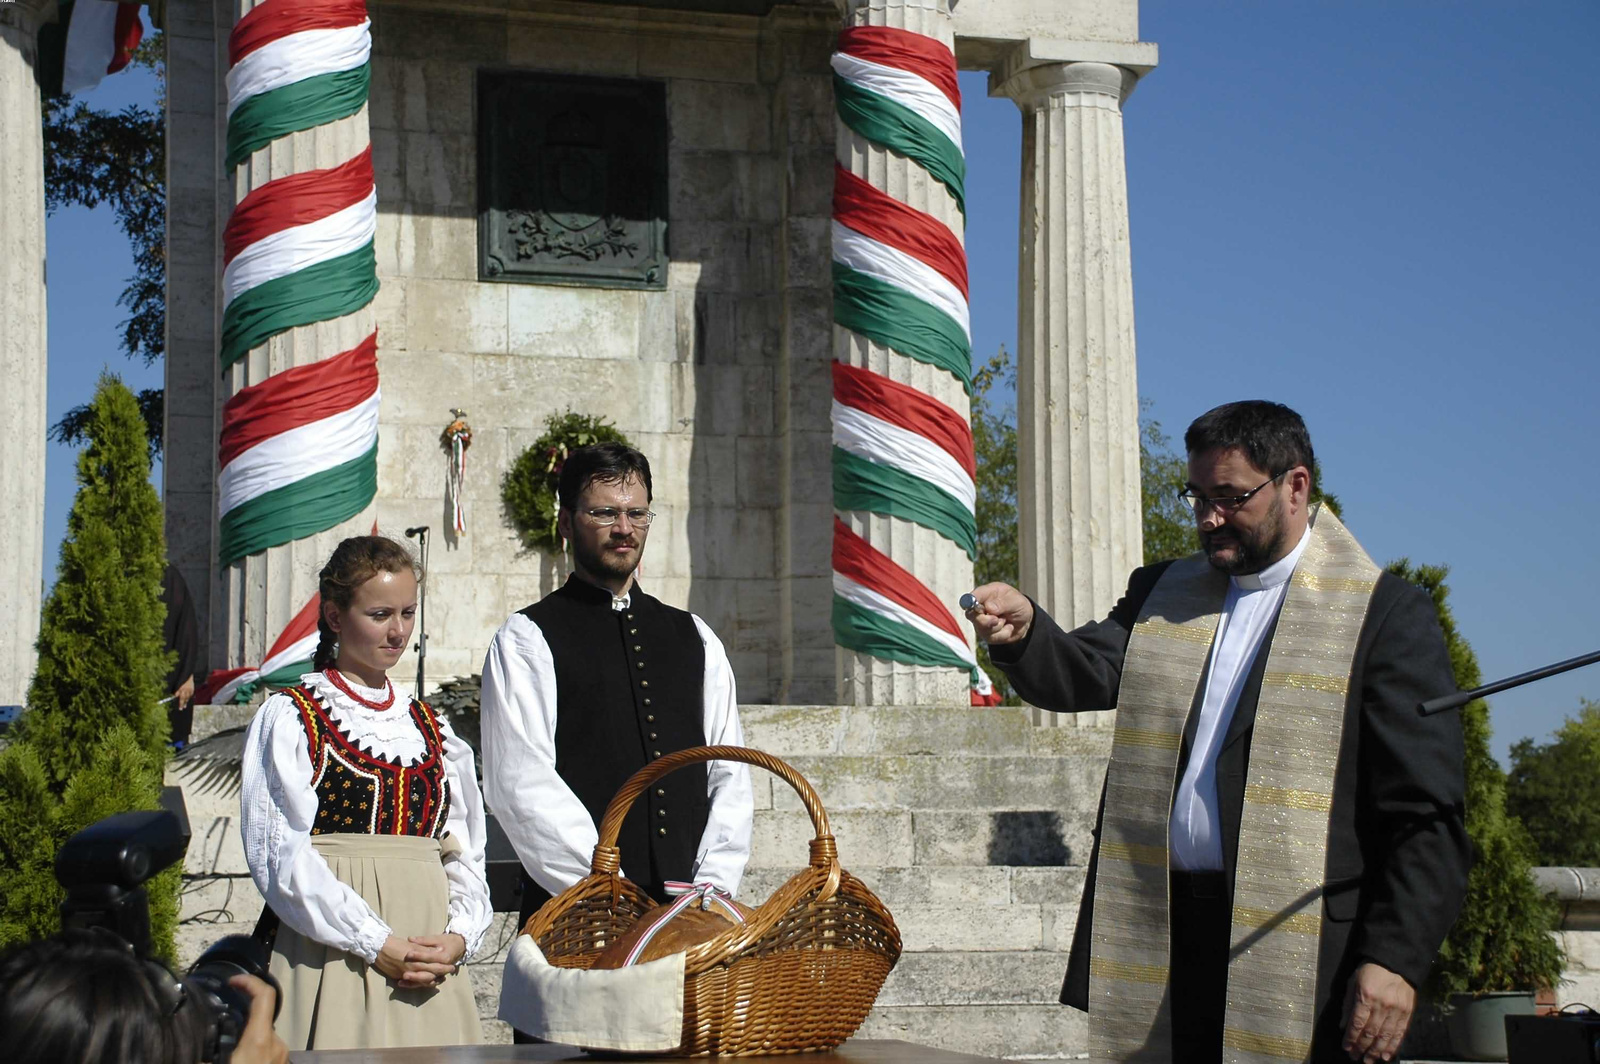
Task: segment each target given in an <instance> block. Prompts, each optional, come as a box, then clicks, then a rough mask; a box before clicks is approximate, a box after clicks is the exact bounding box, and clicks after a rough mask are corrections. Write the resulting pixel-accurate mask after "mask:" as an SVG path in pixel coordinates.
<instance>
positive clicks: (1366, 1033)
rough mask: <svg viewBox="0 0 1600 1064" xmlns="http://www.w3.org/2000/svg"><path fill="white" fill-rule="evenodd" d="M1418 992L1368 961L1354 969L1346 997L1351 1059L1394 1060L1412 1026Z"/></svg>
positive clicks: (1346, 1032)
mask: <svg viewBox="0 0 1600 1064" xmlns="http://www.w3.org/2000/svg"><path fill="white" fill-rule="evenodd" d="M1416 1007H1417V992H1416V990H1414V989H1412V986H1411V984H1410V983H1408V982H1406V981H1405V979H1404V978H1402V977H1401V976H1398V975H1396V974H1395V973H1393V972H1391V971H1390V970H1389V969H1387V968H1385V967H1383V966H1382V965H1381V964H1373V963H1372V962H1371V961H1368V962H1367V963H1366V964H1363V965H1362V966H1361V967H1359V968H1357V969H1356V970H1355V974H1354V975H1352V976H1351V977H1350V984H1349V986H1348V987H1347V988H1346V990H1345V996H1344V1051H1345V1053H1347V1054H1348V1055H1349V1057H1350V1059H1351V1060H1359V1061H1361V1062H1362V1064H1378V1061H1386V1060H1393V1059H1394V1055H1395V1053H1396V1052H1397V1051H1398V1050H1399V1049H1400V1041H1401V1039H1403V1038H1405V1036H1406V1028H1407V1027H1409V1026H1410V1025H1411V1013H1412V1011H1413V1010H1414V1009H1415V1008H1416Z"/></svg>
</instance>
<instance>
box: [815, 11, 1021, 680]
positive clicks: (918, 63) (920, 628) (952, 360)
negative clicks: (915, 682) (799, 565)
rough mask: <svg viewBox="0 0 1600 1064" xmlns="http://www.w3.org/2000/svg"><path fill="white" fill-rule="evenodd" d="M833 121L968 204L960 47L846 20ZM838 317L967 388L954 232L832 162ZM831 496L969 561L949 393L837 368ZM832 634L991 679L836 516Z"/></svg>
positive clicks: (959, 433) (855, 645)
mask: <svg viewBox="0 0 1600 1064" xmlns="http://www.w3.org/2000/svg"><path fill="white" fill-rule="evenodd" d="M832 65H833V71H834V98H835V102H836V105H837V110H838V115H839V121H840V122H841V123H842V124H843V125H844V126H845V127H847V128H849V129H851V130H853V131H854V132H856V133H858V134H860V135H861V136H863V137H865V138H866V139H867V140H869V141H871V142H873V143H874V144H876V145H878V146H880V147H883V148H887V149H889V150H891V151H894V152H897V153H899V154H900V155H903V156H906V157H907V158H909V159H911V160H912V161H913V162H914V163H916V164H917V165H918V166H920V167H922V169H924V170H925V171H927V173H928V174H929V175H930V176H931V177H932V178H934V179H935V180H936V181H938V182H939V183H940V184H941V185H943V186H944V188H945V189H946V190H947V191H948V192H949V194H950V195H951V197H952V198H953V199H954V201H955V204H956V205H957V207H959V208H961V209H962V210H964V209H965V206H964V182H965V177H966V164H965V160H964V156H963V154H962V149H961V93H960V89H959V87H958V86H957V82H956V64H955V56H954V55H953V54H951V52H950V49H949V48H948V47H946V46H945V45H944V44H943V43H941V42H939V41H937V40H935V39H933V38H932V37H927V36H924V35H923V34H920V33H914V32H911V31H909V30H903V29H896V28H892V27H885V26H857V27H853V28H851V29H847V30H845V31H844V32H843V33H841V34H840V35H839V50H838V51H837V52H836V53H835V54H834V56H833V60H832ZM833 315H834V322H835V324H836V325H838V326H840V327H842V328H845V329H848V330H850V331H851V332H854V333H857V334H859V335H860V336H862V337H865V338H866V339H867V340H870V341H872V342H873V343H875V344H879V345H881V346H883V347H886V348H888V349H889V350H890V351H892V352H893V353H894V354H895V355H896V356H901V357H905V358H909V359H914V360H916V361H918V362H922V363H925V364H927V365H930V366H934V367H936V368H937V369H939V370H943V371H944V372H946V373H949V374H950V375H951V376H952V377H953V378H954V379H955V380H956V381H958V382H960V384H961V386H962V387H963V388H965V389H966V390H967V391H968V392H969V393H970V392H971V389H972V385H971V374H972V328H971V321H970V314H969V310H968V286H967V256H966V250H965V248H964V247H963V246H962V242H961V237H960V235H959V234H957V233H955V232H952V231H951V229H950V228H949V226H947V225H946V224H945V223H944V222H942V221H940V220H939V219H937V218H935V217H933V216H932V215H930V214H928V213H926V212H924V211H921V210H918V209H916V208H914V207H911V206H909V205H908V204H906V203H903V202H902V201H900V200H898V199H896V198H895V197H893V196H892V195H890V194H889V193H888V192H887V191H886V190H884V189H882V188H878V187H876V186H875V185H873V184H872V183H871V182H870V181H868V180H866V179H865V178H862V177H860V176H857V175H855V174H852V173H850V172H849V171H848V170H846V169H844V168H843V167H841V166H838V165H836V166H835V169H834V193H833ZM832 420H833V500H834V509H835V510H836V511H837V512H840V513H844V512H849V511H864V512H868V513H875V514H886V515H890V516H893V517H899V518H902V519H904V520H907V521H911V522H914V523H916V524H918V525H921V526H923V527H924V528H928V529H932V530H933V531H934V532H937V533H938V534H939V535H941V536H943V537H944V538H945V539H947V540H949V541H950V542H951V543H953V544H954V545H955V546H956V547H958V548H960V549H961V550H962V551H963V552H965V553H966V555H967V557H969V558H974V557H975V556H976V554H977V526H976V519H975V517H974V507H975V503H976V498H977V488H976V484H975V474H976V464H975V461H974V458H973V448H972V431H971V428H970V426H969V425H968V423H967V419H966V418H965V417H963V416H962V415H961V414H960V413H959V412H957V411H956V410H955V409H953V408H951V407H950V406H949V405H947V404H946V403H944V402H942V401H940V400H938V399H936V398H934V397H933V396H931V395H928V394H926V393H924V392H922V391H919V390H918V389H916V388H913V387H910V386H908V385H906V384H902V383H899V382H897V381H894V380H891V379H889V378H888V377H886V376H883V375H882V374H878V373H874V372H873V371H871V370H868V369H864V368H860V367H854V366H849V365H846V364H845V363H842V362H837V361H836V362H835V363H834V365H833V408H832ZM833 587H834V597H833V631H834V640H835V642H837V643H838V644H839V645H840V646H843V647H846V648H848V649H850V650H854V651H857V652H860V653H864V654H870V655H872V656H874V657H878V658H883V659H885V660H889V661H899V662H904V663H907V664H913V665H925V666H933V667H939V666H946V667H954V668H964V669H967V670H969V672H970V674H971V677H972V684H973V696H972V697H973V701H974V702H978V703H987V702H988V701H990V699H991V696H992V687H991V686H990V684H989V680H988V677H987V676H986V675H985V674H984V673H983V670H981V669H980V668H978V664H977V661H976V659H975V658H974V656H973V652H972V648H971V646H970V645H969V644H968V642H967V637H966V635H965V634H964V633H963V632H962V630H961V627H960V625H959V624H958V623H957V622H956V619H955V617H954V616H953V615H952V614H951V613H950V610H949V609H948V608H947V607H946V606H944V605H943V604H942V603H941V602H940V601H939V599H938V598H937V597H936V596H935V595H934V594H933V592H932V591H930V590H929V589H928V588H927V586H926V585H924V584H923V583H922V582H921V581H920V580H918V579H917V578H916V577H915V576H914V575H913V574H911V573H910V572H907V571H906V570H905V569H904V568H902V567H901V566H900V565H898V564H896V563H895V562H894V561H892V560H891V559H890V558H889V557H888V556H887V555H885V554H883V553H882V552H880V551H878V550H876V549H875V548H873V547H872V546H871V544H869V543H867V542H866V540H864V539H862V538H861V537H860V536H858V535H857V534H856V533H854V532H853V531H851V530H850V528H849V526H847V525H846V524H845V523H844V522H843V521H841V520H839V519H838V518H837V517H835V519H834V537H833Z"/></svg>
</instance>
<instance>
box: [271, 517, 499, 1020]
mask: <svg viewBox="0 0 1600 1064" xmlns="http://www.w3.org/2000/svg"><path fill="white" fill-rule="evenodd" d="M418 575H419V574H418V573H417V570H416V565H415V563H414V562H413V560H412V558H411V555H410V553H409V552H407V551H406V549H405V548H404V547H402V546H400V545H399V544H398V543H395V542H394V541H393V540H390V539H385V538H383V537H381V536H357V537H354V538H351V539H347V540H345V541H344V542H343V543H341V544H339V546H338V549H336V550H335V551H334V552H333V557H332V558H330V559H329V560H328V564H327V565H326V566H325V567H324V568H323V570H322V574H321V578H322V583H321V594H322V615H321V617H320V618H319V623H318V627H319V630H320V633H321V641H320V643H319V644H318V647H317V653H316V658H315V660H314V662H313V665H314V667H315V669H316V671H315V672H311V673H307V674H306V675H305V676H302V677H301V682H300V684H299V685H298V686H296V687H292V688H289V689H287V690H284V691H280V692H278V693H277V694H275V695H273V696H272V697H270V698H268V699H267V700H266V702H264V703H263V704H262V706H261V709H260V711H259V712H258V713H257V714H256V717H255V720H254V721H253V722H252V723H251V725H250V731H249V734H248V736H247V737H246V739H245V749H244V769H243V789H242V794H241V798H240V802H241V806H242V809H241V817H240V822H241V827H242V829H243V833H244V849H245V858H246V861H247V862H248V863H249V866H250V874H251V876H252V877H253V878H254V879H255V882H256V885H257V886H258V887H260V888H261V893H262V895H263V896H264V897H265V898H266V901H267V907H268V909H269V910H270V913H268V914H266V917H265V918H266V920H267V921H268V922H269V923H270V920H271V916H272V915H273V914H275V915H276V917H277V920H278V922H279V926H278V929H277V933H276V940H275V942H274V946H273V953H272V974H273V975H274V976H276V977H277V979H278V982H279V984H280V985H281V986H282V987H283V1010H282V1012H281V1013H280V1014H279V1016H278V1023H277V1029H278V1033H279V1034H280V1035H281V1036H282V1037H283V1039H284V1040H285V1041H286V1042H288V1044H289V1047H290V1048H291V1049H338V1048H367V1047H382V1046H414V1045H454V1044H459V1043H470V1042H477V1041H479V1040H480V1028H479V1025H478V1013H477V1007H476V1005H475V1003H474V1000H473V996H472V986H471V984H470V982H469V981H468V977H467V975H466V974H465V973H464V972H461V970H460V966H461V964H462V962H463V961H465V960H466V959H467V958H468V957H470V956H471V955H472V953H473V951H474V950H476V949H477V947H478V944H479V942H480V941H481V939H482V938H483V934H484V932H485V931H486V930H487V929H488V927H489V922H490V919H491V917H492V916H493V911H492V909H491V907H490V903H489V887H488V885H487V883H485V881H484V877H483V868H484V864H483V861H484V818H483V798H482V796H481V795H480V793H479V791H478V780H477V773H476V771H475V769H474V765H473V755H472V748H471V747H469V746H468V745H467V744H466V743H464V742H463V741H461V740H460V739H458V738H457V737H456V736H455V734H454V733H452V732H451V730H450V727H449V725H447V724H446V723H445V722H444V721H443V720H441V719H439V718H438V717H437V716H435V715H434V713H433V711H432V710H431V709H430V708H429V707H428V706H427V705H426V704H424V703H422V702H420V701H418V700H417V699H415V698H412V697H409V696H407V695H406V694H405V693H404V692H402V691H400V690H398V689H397V685H396V684H394V683H393V682H391V681H390V679H389V677H388V670H389V669H390V668H391V667H392V666H393V665H394V664H395V663H396V662H397V661H399V659H400V655H401V654H403V653H404V652H405V649H406V647H407V646H408V645H409V644H410V642H411V631H412V627H413V626H414V624H415V612H416V605H417V579H418Z"/></svg>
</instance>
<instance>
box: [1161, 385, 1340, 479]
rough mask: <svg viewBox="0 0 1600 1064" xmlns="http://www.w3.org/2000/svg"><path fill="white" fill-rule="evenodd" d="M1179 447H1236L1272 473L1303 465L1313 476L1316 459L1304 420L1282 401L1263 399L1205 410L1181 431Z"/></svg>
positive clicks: (1202, 449) (1198, 451)
mask: <svg viewBox="0 0 1600 1064" xmlns="http://www.w3.org/2000/svg"><path fill="white" fill-rule="evenodd" d="M1183 446H1184V449H1185V450H1186V451H1188V452H1189V453H1190V454H1201V453H1203V452H1205V451H1214V450H1218V449H1222V450H1233V449H1237V450H1240V451H1243V452H1244V456H1245V457H1246V458H1248V459H1250V464H1251V465H1253V466H1255V467H1256V468H1257V469H1260V470H1262V471H1264V472H1266V473H1270V474H1272V475H1273V476H1277V475H1278V474H1280V473H1283V472H1285V471H1287V470H1290V469H1293V468H1294V467H1295V466H1305V467H1306V469H1307V470H1308V471H1309V472H1311V473H1312V476H1313V477H1315V475H1316V473H1315V471H1316V468H1317V464H1316V463H1317V458H1316V455H1315V454H1314V453H1312V450H1311V433H1310V432H1309V431H1307V430H1306V423H1305V421H1304V419H1302V418H1301V417H1300V415H1299V414H1297V413H1295V412H1294V411H1293V410H1290V409H1289V408H1288V407H1286V406H1284V405H1283V404H1282V403H1274V402H1271V401H1269V400H1266V399H1245V400H1242V401H1240V402H1237V403H1224V404H1222V405H1221V406H1219V407H1215V408H1213V409H1211V410H1207V411H1206V412H1205V413H1204V414H1201V415H1200V416H1199V417H1197V418H1195V419H1194V423H1193V424H1191V425H1190V426H1189V431H1188V432H1185V433H1184V434H1183Z"/></svg>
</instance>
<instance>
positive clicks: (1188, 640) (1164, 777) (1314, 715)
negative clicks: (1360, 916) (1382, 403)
mask: <svg viewBox="0 0 1600 1064" xmlns="http://www.w3.org/2000/svg"><path fill="white" fill-rule="evenodd" d="M1378 575H1379V570H1378V567H1377V566H1376V565H1374V564H1373V563H1372V559H1370V558H1368V557H1367V554H1366V552H1365V551H1364V550H1362V549H1361V545H1360V544H1359V543H1357V542H1356V541H1355V537H1353V536H1351V535H1350V533H1349V532H1348V531H1346V530H1345V527H1344V526H1343V525H1342V524H1340V523H1339V521H1338V519H1337V518H1336V517H1335V516H1334V515H1333V514H1332V513H1331V512H1329V511H1327V510H1325V509H1323V510H1318V511H1315V512H1313V514H1312V529H1311V537H1310V540H1309V542H1308V543H1307V544H1306V549H1305V552H1304V553H1303V554H1302V555H1301V556H1300V562H1299V564H1298V565H1297V566H1296V567H1295V571H1294V575H1293V577H1291V578H1290V581H1289V590H1288V593H1287V594H1286V595H1285V596H1284V602H1283V607H1282V609H1281V611H1280V612H1279V614H1278V626H1277V630H1276V632H1275V634H1274V636H1273V639H1272V646H1271V649H1270V650H1269V651H1268V656H1267V663H1266V669H1265V676H1264V677H1263V681H1262V685H1261V694H1260V700H1259V704H1258V706H1257V709H1256V717H1255V726H1254V732H1253V735H1252V738H1251V741H1250V766H1249V770H1248V775H1247V776H1246V785H1245V792H1244V813H1243V819H1242V821H1241V823H1240V825H1239V854H1238V862H1237V868H1236V869H1235V874H1234V909H1233V929H1232V935H1231V942H1232V949H1231V950H1230V951H1229V963H1228V1011H1227V1017H1226V1020H1225V1027H1224V1031H1223V1046H1224V1049H1223V1059H1224V1060H1225V1061H1227V1062H1228V1064H1267V1062H1272V1064H1279V1062H1282V1061H1305V1060H1306V1059H1308V1058H1309V1057H1310V1055H1311V1034H1312V1028H1313V1026H1314V1023H1315V1018H1316V1013H1315V1005H1316V981H1317V947H1318V944H1319V942H1320V939H1321V934H1322V886H1323V878H1324V872H1325V867H1326V864H1327V848H1328V813H1329V810H1330V809H1331V807H1332V802H1333V777H1334V769H1335V766H1336V765H1337V762H1338V757H1339V743H1340V737H1341V735H1342V733H1343V730H1344V714H1345V700H1346V694H1347V692H1348V690H1349V684H1350V672H1351V666H1352V664H1353V661H1354V658H1355V650H1356V641H1357V639H1358V638H1359V636H1360V634H1361V626H1362V623H1363V622H1364V621H1365V619H1366V614H1367V606H1368V604H1369V602H1370V601H1371V599H1372V592H1373V589H1374V588H1375V587H1376V586H1377V582H1378ZM1227 590H1228V581H1227V577H1226V576H1224V575H1222V574H1221V573H1218V572H1216V571H1215V570H1213V569H1212V568H1211V567H1210V565H1208V564H1207V562H1206V559H1205V556H1204V555H1203V554H1194V555H1191V556H1190V557H1188V558H1184V559H1182V560H1181V561H1178V562H1175V563H1173V564H1172V566H1171V567H1169V568H1168V569H1167V571H1166V572H1165V573H1163V574H1162V576H1161V579H1160V581H1158V582H1157V584H1156V586H1155V588H1154V590H1152V591H1151V593H1150V597H1149V598H1148V599H1147V600H1146V601H1145V604H1144V608H1143V609H1142V610H1141V612H1140V615H1139V620H1138V623H1136V624H1135V625H1134V628H1133V632H1132V633H1131V635H1130V637H1129V639H1128V649H1127V654H1126V657H1125V659H1124V662H1123V669H1122V682H1121V687H1120V691H1119V694H1118V697H1117V727H1116V734H1115V738H1114V740H1113V743H1112V749H1111V763H1110V765H1109V767H1108V769H1107V775H1106V797H1105V816H1104V822H1103V824H1102V827H1101V832H1100V863H1099V871H1098V874H1097V875H1096V878H1095V887H1094V889H1095V896H1094V927H1093V938H1092V946H1091V949H1090V959H1089V1059H1090V1060H1091V1061H1094V1062H1097V1064H1123V1062H1149V1064H1170V1061H1171V1060H1172V1042H1173V1037H1174V1035H1173V1030H1172V1010H1171V1003H1170V1002H1169V1001H1168V995H1167V992H1168V977H1169V949H1170V938H1169V931H1168V908H1167V907H1168V890H1169V879H1168V877H1169V872H1168V852H1167V840H1168V822H1169V820H1170V817H1171V811H1172V800H1173V792H1174V790H1175V788H1176V786H1177V769H1178V753H1179V749H1180V747H1181V746H1182V743H1183V732H1184V724H1185V721H1186V720H1187V718H1188V715H1189V712H1190V710H1191V707H1193V708H1194V711H1195V712H1198V711H1199V707H1198V705H1197V703H1196V694H1197V692H1198V690H1199V689H1200V688H1199V685H1200V682H1201V681H1202V680H1203V679H1204V675H1205V669H1206V660H1207V658H1208V656H1209V654H1210V650H1211V643H1212V640H1213V637H1214V636H1215V634H1216V630H1217V622H1218V618H1219V614H1220V612H1221V609H1222V605H1223V602H1224V599H1225V598H1226V595H1227ZM1179 1037H1182V1035H1181V1033H1180V1034H1179Z"/></svg>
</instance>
